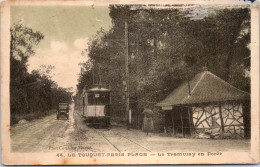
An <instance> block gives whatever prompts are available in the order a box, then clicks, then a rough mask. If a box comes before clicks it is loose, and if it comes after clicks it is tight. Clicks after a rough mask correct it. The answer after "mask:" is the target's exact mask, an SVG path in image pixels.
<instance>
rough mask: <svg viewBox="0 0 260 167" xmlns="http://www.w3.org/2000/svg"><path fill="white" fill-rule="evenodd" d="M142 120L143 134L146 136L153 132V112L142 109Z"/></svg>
mask: <svg viewBox="0 0 260 167" xmlns="http://www.w3.org/2000/svg"><path fill="white" fill-rule="evenodd" d="M143 114H144V120H143V126H144V129H143V130H144V132H146V133H147V136H148V134H149V133H151V132H152V130H153V111H152V110H151V109H147V108H146V109H144V111H143Z"/></svg>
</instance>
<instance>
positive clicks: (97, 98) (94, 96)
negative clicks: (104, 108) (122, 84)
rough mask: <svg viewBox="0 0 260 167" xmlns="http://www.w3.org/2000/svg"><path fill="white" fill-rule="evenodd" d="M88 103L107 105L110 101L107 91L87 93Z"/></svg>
mask: <svg viewBox="0 0 260 167" xmlns="http://www.w3.org/2000/svg"><path fill="white" fill-rule="evenodd" d="M88 103H89V104H90V105H107V104H109V103H110V96H109V92H105V93H103V92H102V93H100V92H93V93H89V94H88Z"/></svg>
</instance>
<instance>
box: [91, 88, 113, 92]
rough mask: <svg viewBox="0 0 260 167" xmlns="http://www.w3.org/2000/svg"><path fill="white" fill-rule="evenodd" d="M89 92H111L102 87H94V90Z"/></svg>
mask: <svg viewBox="0 0 260 167" xmlns="http://www.w3.org/2000/svg"><path fill="white" fill-rule="evenodd" d="M87 91H88V92H110V90H109V89H106V88H102V87H94V88H92V89H89V90H87Z"/></svg>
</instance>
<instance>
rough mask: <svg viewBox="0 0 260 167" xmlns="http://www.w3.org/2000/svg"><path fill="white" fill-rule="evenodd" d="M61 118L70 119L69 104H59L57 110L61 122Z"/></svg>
mask: <svg viewBox="0 0 260 167" xmlns="http://www.w3.org/2000/svg"><path fill="white" fill-rule="evenodd" d="M61 116H64V117H65V118H67V119H69V103H59V106H58V109H57V119H58V120H59V119H60V117H61Z"/></svg>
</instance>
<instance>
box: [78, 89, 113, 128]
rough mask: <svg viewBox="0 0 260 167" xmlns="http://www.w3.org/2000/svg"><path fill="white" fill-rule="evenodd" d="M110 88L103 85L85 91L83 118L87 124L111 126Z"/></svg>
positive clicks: (99, 126)
mask: <svg viewBox="0 0 260 167" xmlns="http://www.w3.org/2000/svg"><path fill="white" fill-rule="evenodd" d="M110 105H111V96H110V90H109V89H106V88H102V87H101V86H98V87H94V88H92V89H89V90H87V91H84V92H83V118H84V119H85V121H86V123H87V125H94V126H95V127H98V128H110Z"/></svg>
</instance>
